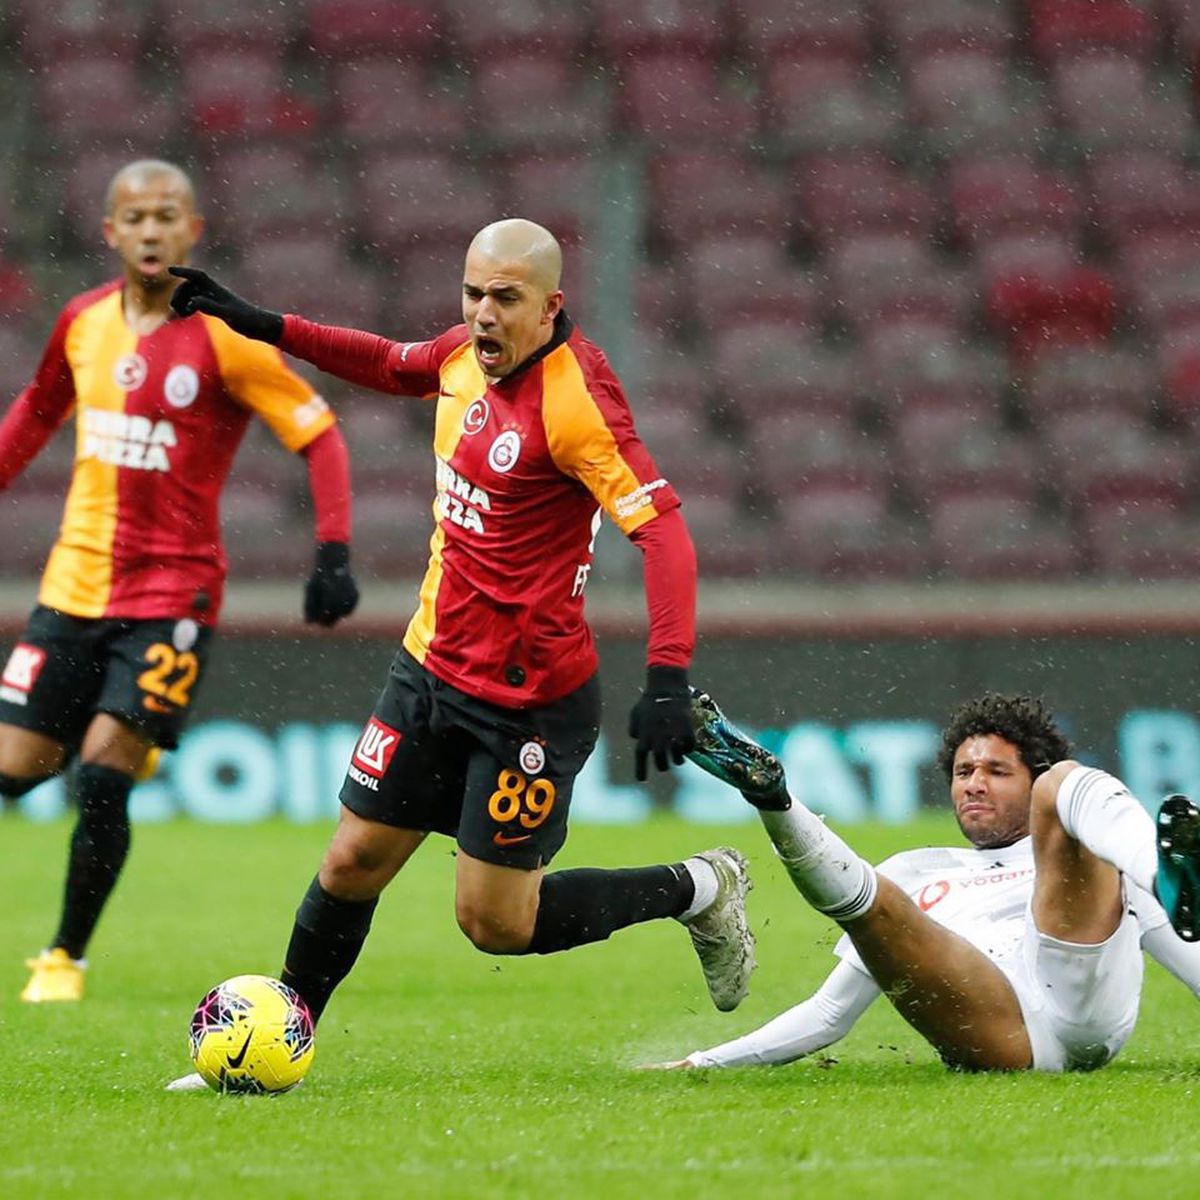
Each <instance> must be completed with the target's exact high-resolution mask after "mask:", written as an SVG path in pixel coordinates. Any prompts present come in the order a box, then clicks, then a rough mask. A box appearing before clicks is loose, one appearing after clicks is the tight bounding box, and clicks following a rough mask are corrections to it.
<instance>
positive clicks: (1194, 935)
mask: <svg viewBox="0 0 1200 1200" xmlns="http://www.w3.org/2000/svg"><path fill="white" fill-rule="evenodd" d="M1154 891H1155V894H1156V895H1157V896H1158V899H1159V903H1161V904H1162V906H1163V908H1165V909H1166V910H1167V916H1168V918H1169V919H1170V921H1171V928H1172V929H1174V930H1175V932H1176V933H1177V934H1179V936H1180V937H1181V938H1182V939H1183V940H1184V941H1185V942H1195V941H1200V912H1198V911H1197V906H1198V905H1200V809H1197V808H1196V806H1195V805H1194V804H1193V803H1192V802H1191V801H1190V800H1189V799H1188V798H1187V797H1186V796H1168V797H1167V798H1166V799H1165V800H1164V801H1163V802H1162V807H1161V808H1160V809H1159V810H1158V875H1157V876H1156V878H1155V880H1154Z"/></svg>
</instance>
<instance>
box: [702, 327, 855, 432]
mask: <svg viewBox="0 0 1200 1200" xmlns="http://www.w3.org/2000/svg"><path fill="white" fill-rule="evenodd" d="M714 342H715V345H714V370H713V376H712V385H713V387H714V396H715V398H716V399H717V401H718V403H719V404H721V405H722V406H723V407H727V408H728V409H730V410H731V411H732V412H734V413H737V414H739V415H740V416H741V417H742V418H743V419H745V420H746V421H748V422H757V421H769V420H773V419H775V418H776V417H778V416H779V414H781V413H788V412H793V411H795V410H797V409H798V408H801V407H803V408H808V409H817V408H823V409H825V410H826V411H839V410H847V409H849V408H850V407H851V406H852V405H853V403H854V386H853V379H852V374H851V368H850V362H849V360H848V358H846V357H845V356H842V355H838V354H834V353H832V352H830V351H829V350H828V349H826V348H825V347H824V346H822V345H821V344H820V342H819V341H817V340H816V339H815V338H813V337H811V336H806V335H805V334H803V333H802V332H798V331H797V330H796V329H795V327H794V326H791V325H788V324H785V323H783V322H778V323H774V324H768V323H766V322H763V323H762V324H759V325H744V326H735V327H734V328H732V329H727V330H723V331H721V332H719V333H717V334H716V336H715V338H714Z"/></svg>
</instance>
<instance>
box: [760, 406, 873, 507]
mask: <svg viewBox="0 0 1200 1200" xmlns="http://www.w3.org/2000/svg"><path fill="white" fill-rule="evenodd" d="M749 451H750V455H751V457H752V460H753V463H754V480H755V483H756V485H757V486H760V487H764V488H766V489H767V490H768V491H769V492H770V493H771V494H773V495H777V496H786V495H790V494H791V493H792V492H794V491H796V490H798V489H805V488H812V487H816V486H818V485H832V484H837V485H845V486H850V485H853V486H854V487H856V488H859V487H861V488H863V489H866V490H869V491H871V492H874V493H878V494H880V495H883V494H884V493H885V492H886V489H887V484H888V480H889V477H890V469H889V462H888V458H887V455H886V453H885V446H884V441H883V439H882V438H880V437H879V436H878V435H872V434H869V433H867V432H865V431H864V430H863V429H861V428H859V427H858V426H857V424H856V423H855V422H854V421H853V420H852V419H851V417H850V414H849V413H846V412H817V411H813V410H805V409H797V410H796V411H794V412H789V413H781V414H780V415H779V416H778V417H776V418H775V419H773V420H767V421H762V422H760V423H759V424H758V425H757V426H756V427H755V428H754V430H753V433H752V436H751V439H750V445H749Z"/></svg>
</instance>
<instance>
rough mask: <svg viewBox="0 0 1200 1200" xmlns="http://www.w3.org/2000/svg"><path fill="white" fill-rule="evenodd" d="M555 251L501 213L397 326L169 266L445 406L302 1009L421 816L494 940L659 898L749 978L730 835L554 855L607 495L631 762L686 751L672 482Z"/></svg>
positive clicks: (336, 369)
mask: <svg viewBox="0 0 1200 1200" xmlns="http://www.w3.org/2000/svg"><path fill="white" fill-rule="evenodd" d="M561 265H562V256H561V251H560V249H559V246H558V243H557V242H556V241H555V239H554V238H553V236H552V235H551V234H550V233H549V232H548V231H547V230H545V229H543V228H542V227H541V226H538V225H535V224H533V223H532V222H529V221H524V220H506V221H500V222H497V223H495V224H493V225H489V226H487V227H486V228H485V229H483V230H482V231H481V232H480V233H479V234H477V235H476V237H475V239H474V240H473V241H472V243H471V245H470V248H469V249H468V252H467V256H466V262H465V266H464V271H463V277H462V285H461V286H462V292H461V295H462V308H463V323H462V324H460V325H456V326H455V327H453V328H452V329H449V330H447V331H446V332H445V333H442V334H441V335H440V336H437V337H434V338H432V339H430V340H428V341H418V342H393V341H389V340H388V339H386V338H382V337H377V336H375V335H373V334H369V333H362V332H357V331H353V330H346V329H337V328H331V327H327V326H321V325H315V324H313V323H312V322H310V321H307V320H304V319H303V318H301V317H297V316H293V315H288V316H280V315H279V314H271V313H267V312H265V310H262V309H259V308H256V307H254V306H253V305H250V304H248V303H247V302H245V301H244V300H241V299H240V298H238V297H237V296H234V295H233V294H232V293H230V292H229V291H227V290H226V289H225V288H223V287H221V286H220V285H219V284H217V283H215V282H214V281H213V280H211V279H210V278H209V277H208V276H207V275H205V274H204V273H203V272H198V271H195V270H193V269H182V270H180V271H179V272H178V274H180V275H182V276H184V278H185V279H186V282H185V284H184V286H183V287H181V288H180V289H179V291H178V292H177V293H176V295H175V298H174V300H173V304H175V305H176V307H177V308H178V310H179V311H181V312H184V313H190V312H207V313H213V314H215V315H217V316H221V317H223V318H224V319H226V320H228V321H229V322H230V324H231V325H232V326H233V327H234V328H235V329H241V330H242V331H243V332H247V333H250V334H251V336H263V337H265V338H266V339H267V340H269V341H271V342H274V343H277V344H278V345H280V346H282V347H283V348H284V349H285V350H288V351H289V352H290V353H293V354H296V355H298V356H299V357H301V358H306V359H308V360H309V361H310V362H313V363H315V364H316V365H317V366H319V367H320V368H321V369H322V370H325V371H329V372H331V373H332V374H334V375H339V376H341V377H342V378H344V379H348V380H352V381H354V382H357V383H359V384H363V385H365V386H368V387H373V388H377V389H380V390H382V391H386V392H395V393H401V394H405V395H412V396H424V397H428V398H430V399H431V400H434V401H435V402H436V405H437V412H436V422H435V433H434V446H433V449H434V457H435V467H436V500H435V504H434V532H433V537H432V540H431V543H430V559H429V568H428V571H427V573H426V576H425V580H424V583H423V584H422V587H421V593H420V603H419V607H418V609H417V613H416V615H415V616H414V617H413V618H412V621H411V622H410V624H409V626H408V631H407V633H406V634H405V636H404V643H403V647H402V649H401V650H400V651H399V652H398V654H397V655H396V658H395V660H394V661H393V663H392V667H391V671H390V673H389V676H388V680H387V683H386V685H385V687H384V690H383V693H382V695H381V696H380V698H379V701H378V703H377V705H376V708H375V711H374V713H373V715H372V716H371V718H370V720H369V721H368V722H367V725H366V727H365V728H364V730H363V733H362V736H361V738H360V740H359V742H358V745H357V747H356V748H355V750H354V752H353V754H352V756H351V760H350V766H349V770H348V774H347V777H346V781H345V783H344V785H343V788H342V792H341V801H342V814H341V821H340V824H339V827H338V829H337V832H336V833H335V835H334V838H333V842H332V844H331V845H330V847H329V849H328V851H327V853H326V855H325V858H324V861H323V862H322V864H321V868H320V871H319V873H318V875H317V877H316V878H315V879H314V880H313V882H312V885H311V887H310V888H309V891H308V894H307V895H306V896H305V897H304V900H303V901H302V903H301V905H300V908H299V911H298V912H297V915H296V923H295V926H294V929H293V932H292V937H291V942H290V944H289V946H288V950H287V955H286V960H285V967H284V972H283V978H284V980H285V981H286V982H287V983H289V984H290V985H291V986H292V987H294V988H295V989H296V990H297V991H298V992H299V993H300V995H301V996H303V997H304V999H305V1001H306V1002H307V1003H308V1005H309V1006H310V1008H312V1010H313V1012H314V1014H315V1015H318V1016H319V1015H320V1013H321V1012H322V1010H323V1009H324V1008H325V1005H326V1002H327V1001H328V999H329V997H330V994H331V993H332V991H333V989H334V988H335V987H336V986H337V984H338V982H339V981H340V980H341V979H342V978H344V976H345V975H346V974H347V972H348V971H349V970H350V968H351V966H352V965H353V963H354V960H355V958H356V957H357V955H358V953H359V949H360V948H361V946H362V944H363V941H364V939H365V938H366V936H367V930H368V928H369V926H370V922H371V916H372V913H373V912H374V909H375V905H376V902H377V899H378V897H379V894H380V893H381V892H382V890H383V889H384V887H385V886H386V885H387V884H388V883H389V882H390V880H391V879H392V878H393V877H394V876H395V875H396V873H397V872H398V871H399V870H400V869H401V868H402V867H403V866H404V864H405V862H406V861H407V860H408V858H409V857H410V855H412V854H413V852H414V851H415V850H416V849H417V848H418V847H419V846H420V845H421V843H422V841H423V840H424V839H425V837H426V836H427V835H428V834H429V833H430V832H438V833H442V834H447V835H451V836H454V837H455V838H456V839H457V843H458V854H457V859H456V910H457V917H458V922H459V925H460V926H461V928H462V930H463V932H464V933H465V934H466V936H467V937H468V938H470V940H471V941H472V942H473V943H474V944H475V945H476V946H477V947H479V948H480V949H481V950H484V951H487V952H489V953H493V954H549V953H552V952H555V951H559V950H566V949H569V948H570V947H573V946H579V945H583V944H584V943H587V942H596V941H601V940H603V939H605V938H607V937H608V936H609V935H610V934H611V933H613V932H614V931H615V930H617V929H620V928H623V927H624V926H627V925H631V924H633V923H635V922H639V921H646V920H650V919H653V918H665V917H677V918H679V919H680V920H682V921H683V922H684V923H685V924H686V926H687V928H688V930H689V932H690V933H691V936H692V941H693V943H694V945H695V947H696V950H697V952H698V954H699V956H700V960H701V965H702V967H703V969H704V974H705V978H706V981H707V984H708V987H709V991H710V994H711V996H712V999H713V1001H714V1003H715V1004H716V1006H717V1007H718V1008H720V1009H730V1008H733V1007H734V1006H735V1005H736V1004H737V1003H738V1002H739V1001H740V1000H741V999H742V997H743V996H744V995H745V993H746V990H747V982H748V978H749V974H750V971H751V969H752V967H753V942H752V939H751V937H750V934H749V930H748V929H747V927H746V923H745V913H744V896H745V892H746V890H747V887H748V878H747V876H746V871H745V865H744V862H743V860H742V859H741V856H740V855H738V854H737V853H736V852H735V851H730V850H725V849H722V850H716V851H708V852H705V853H704V854H702V855H698V856H695V857H693V858H690V859H688V860H687V861H685V862H680V863H675V864H671V865H663V866H652V867H644V868H637V869H629V870H573V871H558V872H552V873H547V872H546V870H545V868H546V866H547V864H548V863H549V862H550V860H551V859H552V858H553V856H554V854H555V852H556V851H557V850H558V849H559V847H560V846H561V845H562V843H563V840H564V839H565V837H566V831H567V809H568V806H569V803H570V798H571V787H572V783H573V781H574V779H575V776H576V775H577V774H578V772H579V770H580V768H581V767H582V766H583V763H584V761H585V760H586V759H587V757H588V755H589V754H590V753H591V751H592V748H593V746H594V744H595V741H596V737H597V733H598V720H599V691H598V687H597V682H596V669H597V657H596V650H595V646H594V644H593V640H592V635H591V632H590V631H589V629H588V626H587V624H586V623H585V621H584V616H583V602H584V597H583V594H584V586H585V584H586V582H587V577H588V572H589V570H590V566H591V560H592V544H593V541H594V538H595V534H596V529H597V527H598V524H599V521H600V518H601V514H602V513H603V514H607V515H608V517H609V518H610V519H611V520H612V521H613V522H614V523H615V524H616V525H617V527H618V528H619V529H620V530H621V531H622V532H623V533H624V534H625V535H626V536H627V537H629V538H630V539H631V540H632V541H633V542H634V544H635V545H637V546H638V547H639V549H640V550H641V551H642V553H643V556H644V560H645V588H646V596H647V602H648V607H649V613H650V635H649V648H648V652H647V674H646V686H645V690H644V691H643V693H642V696H641V698H640V699H639V700H638V701H637V703H636V705H635V706H634V708H633V712H632V713H631V716H630V733H631V735H632V736H633V737H634V738H636V739H637V749H636V767H637V775H638V777H639V778H642V779H644V778H645V777H646V771H647V766H648V762H649V761H650V760H653V761H654V764H655V766H656V767H657V768H658V769H659V770H667V769H668V768H669V767H670V765H671V763H672V762H675V763H681V762H682V761H683V757H682V756H683V754H684V753H685V752H686V751H688V750H689V749H691V747H692V741H693V734H692V728H691V720H690V714H689V698H688V686H687V669H688V666H689V664H690V659H691V654H692V649H693V644H694V640H695V634H694V622H695V616H694V609H695V585H696V569H695V553H694V550H693V547H692V542H691V538H690V536H689V534H688V531H687V527H686V525H685V524H684V521H683V518H682V516H681V515H680V511H679V498H678V496H677V495H676V494H675V491H674V490H673V488H672V487H671V485H670V484H669V483H668V482H667V480H666V479H664V478H663V477H662V476H661V475H660V473H659V471H658V469H657V467H656V466H655V464H654V461H653V459H652V458H651V456H650V454H649V453H648V452H647V450H646V448H645V447H644V446H643V445H642V443H641V441H640V440H639V438H638V436H637V433H636V432H635V430H634V425H633V419H632V416H631V414H630V411H629V406H628V404H627V402H626V399H625V396H624V394H623V391H622V389H621V385H620V383H619V381H618V380H617V378H616V376H615V375H614V373H613V371H612V369H611V368H610V367H609V365H608V362H607V361H606V359H605V357H604V355H603V354H602V353H601V351H600V350H599V349H598V348H597V347H596V346H595V345H593V344H592V343H591V342H590V341H588V340H587V338H585V337H584V336H583V334H582V333H581V332H580V330H579V329H578V328H577V327H576V326H575V323H574V322H573V321H572V319H571V318H570V317H569V316H568V315H567V313H566V312H565V310H564V308H563V293H562V291H561V289H560V286H559V282H560V273H561Z"/></svg>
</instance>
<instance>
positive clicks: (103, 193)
mask: <svg viewBox="0 0 1200 1200" xmlns="http://www.w3.org/2000/svg"><path fill="white" fill-rule="evenodd" d="M130 161H131V156H130V154H129V151H128V150H127V149H126V148H124V147H115V146H107V147H105V148H103V149H92V150H85V151H82V152H80V153H79V154H77V155H75V156H74V157H72V158H69V159H65V160H64V161H63V163H62V164H61V166H60V168H59V169H60V170H61V171H62V173H63V174H62V178H61V181H60V185H59V189H58V194H59V195H60V196H61V197H62V204H63V215H64V216H65V217H66V218H67V222H68V225H69V227H70V229H71V231H72V232H73V233H74V235H75V237H76V238H77V239H78V240H79V241H80V242H81V243H83V244H84V245H86V246H88V247H89V248H94V247H98V246H99V245H100V241H99V238H100V221H101V218H102V217H103V215H104V206H105V203H106V200H107V196H108V185H109V184H110V183H111V182H112V178H113V176H114V175H115V174H116V173H117V172H118V171H119V170H120V169H121V168H122V167H123V166H125V165H126V164H127V163H128V162H130Z"/></svg>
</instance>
